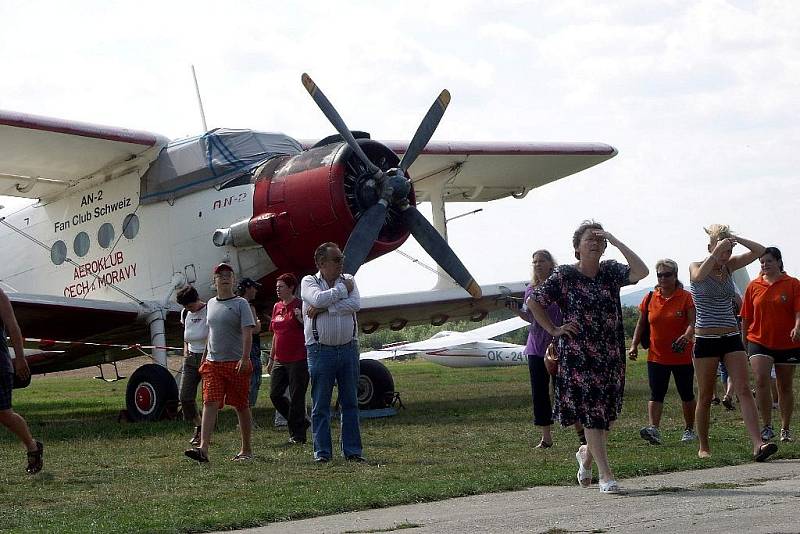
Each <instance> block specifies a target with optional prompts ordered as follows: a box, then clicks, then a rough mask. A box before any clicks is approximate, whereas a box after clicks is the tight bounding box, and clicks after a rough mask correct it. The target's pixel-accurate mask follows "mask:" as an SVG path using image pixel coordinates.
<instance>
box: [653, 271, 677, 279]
mask: <svg viewBox="0 0 800 534" xmlns="http://www.w3.org/2000/svg"><path fill="white" fill-rule="evenodd" d="M673 276H675V273H673V272H668V273H656V278H672V277H673Z"/></svg>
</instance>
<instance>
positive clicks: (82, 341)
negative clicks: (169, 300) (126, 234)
mask: <svg viewBox="0 0 800 534" xmlns="http://www.w3.org/2000/svg"><path fill="white" fill-rule="evenodd" d="M8 298H9V299H10V300H11V305H12V307H13V308H14V315H15V316H16V318H17V322H18V323H19V325H20V329H21V330H22V335H23V336H25V338H26V339H28V340H39V341H36V342H33V345H34V346H36V347H37V348H38V349H40V351H39V352H37V353H35V354H33V355H32V356H29V357H26V359H27V360H28V364H29V365H30V367H31V371H32V372H33V373H47V372H53V371H62V370H66V369H77V368H80V367H85V366H87V365H96V364H98V363H101V362H111V361H115V360H120V359H125V358H130V357H134V356H139V355H141V353H140V352H137V351H131V350H126V349H127V348H129V347H130V346H132V345H136V344H142V345H145V344H148V343H149V342H150V332H149V329H148V327H147V324H146V322H145V321H144V318H145V311H144V308H142V307H141V306H139V305H137V304H134V303H126V302H109V301H101V300H91V299H71V298H66V297H53V296H45V295H26V294H21V293H8ZM166 327H167V335H168V341H169V342H175V341H176V340H180V335H181V334H182V333H183V329H182V328H181V327H180V320H179V317H178V313H177V312H170V313H169V314H168V315H167V321H166ZM54 342H58V343H54Z"/></svg>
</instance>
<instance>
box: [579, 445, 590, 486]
mask: <svg viewBox="0 0 800 534" xmlns="http://www.w3.org/2000/svg"><path fill="white" fill-rule="evenodd" d="M582 450H583V447H581V448H580V449H578V452H576V453H575V459H576V460H577V461H578V484H580V486H581V487H582V488H588V487H589V486H591V485H592V468H591V467H590V468H589V469H586V468H585V467H583V454H581V451H582Z"/></svg>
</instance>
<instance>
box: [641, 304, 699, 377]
mask: <svg viewBox="0 0 800 534" xmlns="http://www.w3.org/2000/svg"><path fill="white" fill-rule="evenodd" d="M645 302H647V295H645V296H644V298H643V299H642V303H641V304H639V311H640V312H641V313H644V305H645ZM648 308H649V310H650V312H649V321H650V348H649V349H648V351H647V361H648V362H655V363H660V364H662V365H686V364H689V363H692V343H688V344H687V345H686V348H684V349H683V352H680V353H676V352H673V351H672V343H673V341H675V340H676V339H678V337H680V336H681V335H682V334H684V333H686V328H687V327H688V326H689V312H690V311H691V310H693V309H694V301H693V300H692V294H691V293H689V292H688V291H686V290H685V289H682V288H677V289H675V292H674V293H673V294H672V296H671V297H669V298H664V297H663V296H662V295H661V291H660V290H659V289H656V290H655V291H653V297H652V298H651V299H650V305H649V306H648Z"/></svg>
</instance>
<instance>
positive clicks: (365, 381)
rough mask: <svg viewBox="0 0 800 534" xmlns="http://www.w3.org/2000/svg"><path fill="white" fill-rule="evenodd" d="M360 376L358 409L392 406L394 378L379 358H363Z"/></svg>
mask: <svg viewBox="0 0 800 534" xmlns="http://www.w3.org/2000/svg"><path fill="white" fill-rule="evenodd" d="M360 367H361V373H360V374H359V377H358V409H359V410H375V409H380V408H386V407H388V406H391V403H392V400H393V399H394V396H395V392H394V379H392V374H391V373H390V372H389V369H387V368H386V366H385V365H383V364H382V363H381V362H379V361H378V360H361V362H360Z"/></svg>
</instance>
